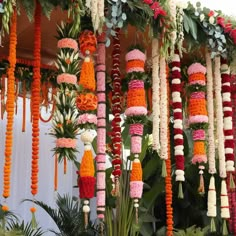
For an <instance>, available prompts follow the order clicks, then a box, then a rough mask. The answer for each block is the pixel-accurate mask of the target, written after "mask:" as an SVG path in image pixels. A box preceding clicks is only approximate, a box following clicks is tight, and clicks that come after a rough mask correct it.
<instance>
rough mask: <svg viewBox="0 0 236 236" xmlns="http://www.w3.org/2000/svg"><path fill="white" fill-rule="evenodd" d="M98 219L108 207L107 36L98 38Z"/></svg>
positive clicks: (102, 216) (102, 218) (103, 215)
mask: <svg viewBox="0 0 236 236" xmlns="http://www.w3.org/2000/svg"><path fill="white" fill-rule="evenodd" d="M97 39H98V47H97V61H96V77H97V97H98V109H97V156H96V169H97V217H98V218H99V219H101V220H102V221H103V220H104V217H105V206H106V173H105V169H106V166H105V165H106V47H105V34H104V33H103V34H101V35H99V36H98V37H97Z"/></svg>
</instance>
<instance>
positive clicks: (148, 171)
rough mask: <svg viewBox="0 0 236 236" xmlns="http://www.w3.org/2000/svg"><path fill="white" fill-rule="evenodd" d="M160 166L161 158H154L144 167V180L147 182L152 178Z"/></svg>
mask: <svg viewBox="0 0 236 236" xmlns="http://www.w3.org/2000/svg"><path fill="white" fill-rule="evenodd" d="M158 165H160V159H159V157H153V158H152V159H151V160H150V161H149V162H148V163H147V164H146V165H145V167H144V169H143V179H144V180H147V179H148V178H149V177H150V176H152V175H153V174H154V173H155V172H156V170H157V167H158Z"/></svg>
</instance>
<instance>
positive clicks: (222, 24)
mask: <svg viewBox="0 0 236 236" xmlns="http://www.w3.org/2000/svg"><path fill="white" fill-rule="evenodd" d="M216 23H217V24H218V25H220V26H221V27H222V28H224V27H225V18H223V17H221V16H218V17H217V19H216Z"/></svg>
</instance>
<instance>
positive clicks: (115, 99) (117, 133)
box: [111, 29, 122, 196]
mask: <svg viewBox="0 0 236 236" xmlns="http://www.w3.org/2000/svg"><path fill="white" fill-rule="evenodd" d="M120 53H121V50H120V30H119V29H116V35H115V36H114V37H113V51H112V70H111V78H112V86H113V90H112V107H111V110H112V114H113V116H114V118H113V120H112V122H111V141H112V155H113V160H112V165H113V171H112V174H113V175H114V178H115V192H114V194H115V195H116V196H117V195H119V182H120V180H119V179H120V175H121V163H122V161H121V142H122V140H121V127H120V122H121V118H120V115H121V77H120Z"/></svg>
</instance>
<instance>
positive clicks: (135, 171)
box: [125, 49, 147, 223]
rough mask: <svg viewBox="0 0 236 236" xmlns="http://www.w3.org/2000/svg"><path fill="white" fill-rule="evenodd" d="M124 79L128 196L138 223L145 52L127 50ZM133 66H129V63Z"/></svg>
mask: <svg viewBox="0 0 236 236" xmlns="http://www.w3.org/2000/svg"><path fill="white" fill-rule="evenodd" d="M125 60H126V72H127V76H126V79H127V80H128V93H127V109H126V111H125V115H126V123H127V124H129V125H130V126H129V134H130V135H131V150H130V152H131V154H133V155H134V158H135V159H134V161H133V162H132V170H131V174H130V197H131V198H132V199H134V207H135V212H136V223H138V207H139V199H140V198H141V197H142V193H143V181H142V166H141V163H140V160H139V155H140V153H141V152H142V136H143V127H144V122H142V121H143V120H145V119H143V118H145V116H146V115H147V104H146V99H145V98H146V95H145V89H144V81H143V78H144V77H143V75H145V73H144V64H145V60H146V56H145V54H144V53H143V52H142V51H140V50H139V49H133V50H131V51H129V52H128V53H127V54H126V56H125ZM131 64H132V65H133V66H129V65H131Z"/></svg>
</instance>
